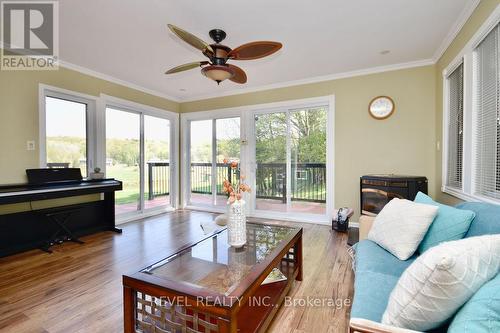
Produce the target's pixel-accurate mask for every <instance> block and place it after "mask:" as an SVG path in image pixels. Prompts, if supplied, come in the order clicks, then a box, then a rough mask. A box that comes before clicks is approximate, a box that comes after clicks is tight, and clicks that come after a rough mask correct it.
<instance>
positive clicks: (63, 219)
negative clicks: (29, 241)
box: [38, 205, 84, 253]
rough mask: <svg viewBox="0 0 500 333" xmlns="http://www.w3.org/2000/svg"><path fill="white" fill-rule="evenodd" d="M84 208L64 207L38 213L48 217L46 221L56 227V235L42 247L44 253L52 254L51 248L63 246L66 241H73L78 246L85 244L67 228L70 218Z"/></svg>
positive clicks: (76, 206) (75, 206)
mask: <svg viewBox="0 0 500 333" xmlns="http://www.w3.org/2000/svg"><path fill="white" fill-rule="evenodd" d="M82 209H83V208H82V207H81V206H79V205H70V206H62V207H55V208H48V209H44V210H40V211H38V213H39V214H41V215H43V216H44V217H46V219H47V220H48V221H49V222H50V223H51V224H52V225H54V226H55V227H56V230H55V231H54V233H53V234H52V235H51V236H50V237H49V238H48V239H47V240H45V241H44V243H43V245H42V246H41V247H40V249H41V250H42V251H45V252H48V253H52V250H50V248H51V247H52V246H53V245H55V244H62V243H63V242H65V241H71V242H75V243H78V244H84V242H83V241H81V240H79V239H78V237H76V236H75V235H74V234H73V232H72V231H71V230H70V229H69V227H68V226H67V223H68V220H69V219H70V217H71V216H72V215H73V214H74V213H76V212H79V211H81V210H82Z"/></svg>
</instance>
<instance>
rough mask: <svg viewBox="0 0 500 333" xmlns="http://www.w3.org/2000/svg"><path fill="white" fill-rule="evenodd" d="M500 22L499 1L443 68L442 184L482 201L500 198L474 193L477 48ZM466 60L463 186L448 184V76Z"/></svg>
mask: <svg viewBox="0 0 500 333" xmlns="http://www.w3.org/2000/svg"><path fill="white" fill-rule="evenodd" d="M499 23H500V5H498V6H497V7H496V8H495V10H494V11H493V13H492V14H491V15H490V17H488V19H487V20H486V21H485V22H484V23H483V25H482V26H481V27H480V28H479V29H478V31H477V32H476V33H475V34H474V36H473V37H472V38H471V39H470V41H469V42H468V43H467V45H466V46H465V47H464V48H463V49H462V51H461V52H460V53H459V54H458V55H457V56H456V57H455V59H454V60H453V61H451V62H450V64H449V65H448V67H447V68H446V69H445V70H444V71H443V73H442V75H443V137H442V142H443V149H442V178H441V182H442V186H441V191H442V192H444V193H447V194H450V195H452V196H455V197H457V198H459V199H462V200H465V201H482V202H488V203H493V204H500V200H495V199H493V198H488V197H484V196H480V195H476V194H474V180H473V177H474V175H475V165H474V164H475V163H474V159H473V156H474V147H475V137H474V134H473V132H474V127H475V117H474V115H475V114H477V108H476V103H475V101H474V89H475V82H474V68H473V67H474V50H475V49H476V47H477V46H478V45H479V44H480V43H481V42H482V41H483V40H484V38H485V37H486V36H487V35H488V34H489V33H490V32H491V31H492V30H493V29H494V28H495V27H496V26H497V25H498V24H499ZM462 62H463V64H464V85H463V87H464V124H463V126H464V128H463V150H464V151H463V161H462V164H463V165H462V168H463V169H462V172H463V175H462V189H457V188H453V187H448V186H446V179H447V177H448V149H449V147H448V126H449V105H448V101H449V86H448V76H449V75H450V74H451V73H452V72H453V71H454V70H455V69H456V68H457V67H458V66H459V65H460V64H461V63H462Z"/></svg>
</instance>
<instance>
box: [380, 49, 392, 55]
mask: <svg viewBox="0 0 500 333" xmlns="http://www.w3.org/2000/svg"><path fill="white" fill-rule="evenodd" d="M389 53H391V51H390V50H383V51H380V54H381V55H386V54H389Z"/></svg>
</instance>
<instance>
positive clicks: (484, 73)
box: [442, 7, 500, 204]
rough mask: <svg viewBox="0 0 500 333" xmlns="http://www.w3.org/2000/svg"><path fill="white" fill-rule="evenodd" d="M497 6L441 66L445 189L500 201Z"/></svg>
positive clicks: (462, 195)
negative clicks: (457, 50) (451, 57)
mask: <svg viewBox="0 0 500 333" xmlns="http://www.w3.org/2000/svg"><path fill="white" fill-rule="evenodd" d="M499 22H500V7H499V8H497V9H496V10H495V11H494V12H493V14H492V15H491V17H490V18H488V19H487V20H486V22H485V23H484V25H483V26H482V27H481V28H480V29H479V30H478V31H477V33H476V34H475V36H474V37H473V38H471V40H470V41H469V42H468V43H467V45H466V46H465V48H464V49H463V50H462V52H460V54H459V55H458V56H457V58H456V60H455V61H453V62H452V63H451V64H450V66H449V67H448V68H447V69H446V70H445V71H444V73H443V78H444V89H443V91H444V102H445V107H444V110H445V112H444V117H445V118H444V121H443V123H444V126H445V127H444V131H443V132H444V135H445V136H444V138H443V141H444V149H443V175H442V176H443V187H442V190H443V192H446V193H449V194H451V195H454V196H456V197H458V198H460V199H463V200H467V201H484V202H491V203H496V204H498V203H500V24H499Z"/></svg>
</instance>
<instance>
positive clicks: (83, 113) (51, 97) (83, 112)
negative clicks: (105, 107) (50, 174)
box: [40, 90, 95, 177]
mask: <svg viewBox="0 0 500 333" xmlns="http://www.w3.org/2000/svg"><path fill="white" fill-rule="evenodd" d="M42 96H43V100H42V103H43V109H42V110H43V111H44V112H42V114H41V115H42V118H41V124H42V125H41V126H42V127H41V131H40V146H41V149H40V151H41V165H42V167H49V168H80V169H81V171H82V176H83V177H86V176H87V173H88V170H90V169H91V168H92V167H93V166H92V162H93V160H94V158H93V151H94V150H93V141H92V139H93V138H92V136H91V135H89V134H90V133H92V128H91V127H92V126H89V123H90V120H91V119H92V117H93V110H94V105H95V104H94V101H93V100H90V99H86V98H82V97H81V96H78V95H76V94H75V95H70V94H66V93H60V92H56V91H49V90H44V93H43V95H42Z"/></svg>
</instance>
